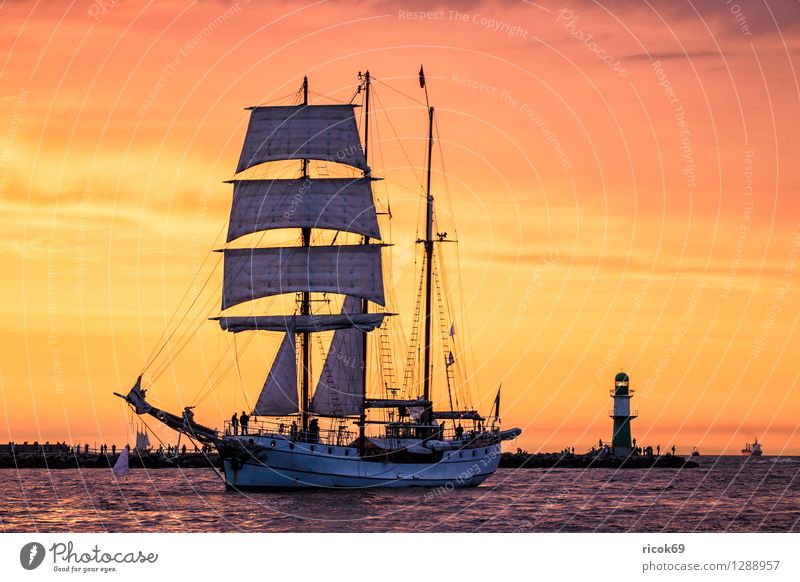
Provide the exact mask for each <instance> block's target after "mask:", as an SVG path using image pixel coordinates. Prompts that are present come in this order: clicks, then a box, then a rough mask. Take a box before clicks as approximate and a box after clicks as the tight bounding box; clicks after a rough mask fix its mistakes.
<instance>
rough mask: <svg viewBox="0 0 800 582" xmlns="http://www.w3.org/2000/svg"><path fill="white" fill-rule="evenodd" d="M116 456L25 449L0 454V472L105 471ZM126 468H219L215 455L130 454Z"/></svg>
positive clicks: (97, 453)
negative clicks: (37, 470) (4, 470)
mask: <svg viewBox="0 0 800 582" xmlns="http://www.w3.org/2000/svg"><path fill="white" fill-rule="evenodd" d="M118 458H119V453H118V452H117V453H115V454H112V453H101V452H94V451H89V452H84V451H83V450H82V449H81V451H80V452H77V451H76V450H75V449H74V448H73V449H70V450H45V449H44V448H43V447H42V448H39V449H38V450H35V449H33V448H32V447H29V448H27V449H25V450H13V451H11V450H6V451H0V469H109V468H111V467H113V466H114V463H116V462H117V459H118ZM128 465H129V466H130V467H131V468H132V469H135V468H146V469H168V468H172V469H174V468H176V467H185V468H188V467H209V466H214V467H220V466H221V464H220V462H219V455H217V454H216V453H200V452H198V453H194V452H191V453H185V454H178V455H163V454H156V453H142V454H139V453H138V452H137V451H136V450H133V451H131V452H130V454H129V455H128Z"/></svg>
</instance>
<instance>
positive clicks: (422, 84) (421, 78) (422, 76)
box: [419, 65, 425, 89]
mask: <svg viewBox="0 0 800 582" xmlns="http://www.w3.org/2000/svg"><path fill="white" fill-rule="evenodd" d="M419 88H420V89H424V88H425V71H423V70H422V65H420V66H419Z"/></svg>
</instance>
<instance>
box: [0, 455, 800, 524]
mask: <svg viewBox="0 0 800 582" xmlns="http://www.w3.org/2000/svg"><path fill="white" fill-rule="evenodd" d="M701 463H702V465H701V468H699V469H689V470H683V471H677V470H670V469H652V470H644V469H641V470H640V469H628V470H618V471H615V470H605V469H591V470H580V469H555V470H544V469H541V470H540V469H521V470H513V469H501V470H499V471H498V472H497V473H496V474H495V475H494V476H492V477H491V478H490V479H489V480H487V481H486V482H485V483H484V485H482V486H481V487H477V488H473V489H455V490H444V489H438V490H436V489H406V490H397V491H392V490H386V489H384V490H364V491H298V492H288V493H287V492H280V493H255V494H254V493H247V494H239V493H230V492H225V490H224V486H223V484H222V482H221V481H220V480H219V477H218V476H217V475H216V474H215V473H214V471H213V470H211V469H160V470H149V471H148V470H144V469H133V470H131V473H130V475H129V476H128V477H126V478H124V479H122V480H120V481H119V482H117V481H115V480H114V478H113V476H112V474H111V471H110V470H103V469H88V470H82V471H81V470H77V469H74V470H62V471H50V472H48V471H47V470H43V469H27V470H20V471H14V470H3V471H0V492H2V493H0V529H2V531H5V532H12V531H39V532H67V531H71V532H105V531H108V532H126V531H145V532H148V531H149V532H153V531H161V532H223V531H225V532H227V531H239V532H387V531H391V532H408V531H413V532H426V531H428V532H478V531H480V532H559V531H567V532H594V531H602V532H620V531H623V532H624V531H635V532H657V531H680V532H686V531H697V532H724V531H728V532H761V531H778V532H788V531H795V532H797V531H800V457H761V458H758V459H748V460H747V461H746V462H745V459H742V458H738V457H719V458H701Z"/></svg>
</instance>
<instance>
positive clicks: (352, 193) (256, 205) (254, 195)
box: [228, 178, 381, 242]
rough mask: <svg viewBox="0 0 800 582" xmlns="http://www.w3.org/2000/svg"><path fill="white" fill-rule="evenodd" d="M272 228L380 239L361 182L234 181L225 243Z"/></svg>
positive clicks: (365, 183) (367, 183)
mask: <svg viewBox="0 0 800 582" xmlns="http://www.w3.org/2000/svg"><path fill="white" fill-rule="evenodd" d="M275 228H326V229H331V230H343V231H346V232H354V233H356V234H363V235H365V236H368V237H371V238H374V239H380V238H381V231H380V228H379V227H378V216H377V214H376V213H375V205H374V203H373V200H372V188H371V187H370V180H369V179H367V178H356V179H349V178H338V179H317V180H311V179H306V180H236V181H234V182H233V204H232V206H231V219H230V223H229V226H228V242H230V241H232V240H234V239H237V238H239V237H240V236H243V235H245V234H250V233H254V232H260V231H263V230H270V229H275Z"/></svg>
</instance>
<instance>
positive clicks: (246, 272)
mask: <svg viewBox="0 0 800 582" xmlns="http://www.w3.org/2000/svg"><path fill="white" fill-rule="evenodd" d="M381 248H382V247H381V245H342V246H327V247H323V246H316V247H285V248H258V249H226V250H225V275H224V278H223V289H222V309H227V308H229V307H231V306H233V305H237V304H239V303H243V302H245V301H250V300H252V299H258V298H259V297H267V296H269V295H279V294H281V293H293V292H296V291H309V292H314V291H317V292H327V293H341V294H343V295H353V296H356V297H363V298H365V299H369V300H370V301H374V302H375V303H378V304H380V305H384V304H385V299H384V295H383V277H382V271H381Z"/></svg>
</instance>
